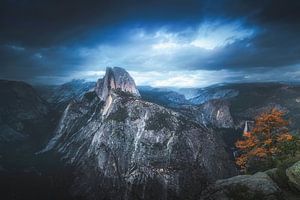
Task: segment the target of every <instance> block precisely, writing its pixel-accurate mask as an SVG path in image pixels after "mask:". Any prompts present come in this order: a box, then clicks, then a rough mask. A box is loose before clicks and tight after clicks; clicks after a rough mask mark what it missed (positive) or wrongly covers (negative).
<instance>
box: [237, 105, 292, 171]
mask: <svg viewBox="0 0 300 200" xmlns="http://www.w3.org/2000/svg"><path fill="white" fill-rule="evenodd" d="M284 114H285V113H284V112H282V111H280V110H278V109H275V108H274V109H271V110H270V111H268V112H265V113H262V114H261V115H259V116H258V117H257V118H256V120H255V125H254V127H253V129H252V130H251V131H250V132H247V133H246V134H244V136H243V139H242V140H239V141H237V142H236V144H235V145H236V147H237V148H238V149H239V151H240V152H241V154H240V156H239V157H237V158H236V164H237V165H239V166H240V167H241V169H246V168H247V167H248V165H249V161H251V160H258V161H264V160H267V159H272V158H274V157H276V156H277V155H280V153H281V152H282V148H281V147H282V145H283V144H285V143H286V142H289V141H292V140H293V136H292V135H291V134H290V133H289V131H288V125H289V122H288V121H287V120H285V119H284Z"/></svg>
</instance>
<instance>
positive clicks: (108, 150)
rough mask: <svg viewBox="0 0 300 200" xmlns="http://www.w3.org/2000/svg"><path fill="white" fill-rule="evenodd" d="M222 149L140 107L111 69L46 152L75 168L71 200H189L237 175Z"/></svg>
mask: <svg viewBox="0 0 300 200" xmlns="http://www.w3.org/2000/svg"><path fill="white" fill-rule="evenodd" d="M223 145H224V144H223V143H222V141H221V140H220V138H218V137H217V135H216V134H215V133H214V132H213V131H212V130H211V129H208V128H206V127H204V126H202V125H201V124H199V123H195V122H193V121H190V120H189V119H188V118H187V117H185V116H184V115H182V114H180V113H178V112H175V111H172V110H170V109H166V108H164V107H162V106H159V105H156V104H154V103H150V102H146V101H143V100H141V99H140V95H139V92H138V90H137V89H136V87H135V84H134V81H133V79H132V78H131V77H130V76H129V74H128V73H127V72H126V71H125V70H122V69H121V68H108V69H107V72H106V75H105V76H104V78H103V79H99V80H98V82H97V86H96V88H95V90H94V91H91V92H88V93H86V94H85V95H84V96H83V98H82V99H81V101H79V102H72V103H70V104H69V105H68V107H67V108H66V110H65V111H64V113H63V117H62V118H61V121H60V123H59V126H58V129H57V131H56V136H55V137H54V138H53V139H52V140H51V141H50V142H49V144H48V145H47V147H46V149H45V150H44V151H50V150H52V151H54V152H58V153H60V154H61V155H62V157H63V159H64V160H65V161H66V162H67V163H69V164H71V165H73V166H76V168H77V173H78V178H77V180H76V181H75V183H74V185H73V189H74V190H73V191H76V192H75V195H76V194H78V195H79V194H80V195H83V194H84V195H85V196H88V197H89V198H91V199H93V198H98V199H176V198H180V199H186V198H197V197H199V195H200V192H201V190H202V189H201V188H204V187H205V186H206V185H207V184H208V183H211V182H213V181H214V180H217V179H219V178H224V177H230V176H232V175H234V174H235V168H234V166H233V164H232V162H231V161H230V160H229V159H228V158H229V157H228V155H227V153H226V151H225V149H224V146H223Z"/></svg>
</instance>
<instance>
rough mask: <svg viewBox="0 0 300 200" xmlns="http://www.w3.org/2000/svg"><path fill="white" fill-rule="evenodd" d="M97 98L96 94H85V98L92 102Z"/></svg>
mask: <svg viewBox="0 0 300 200" xmlns="http://www.w3.org/2000/svg"><path fill="white" fill-rule="evenodd" d="M96 96H97V95H96V93H95V92H87V93H85V94H84V96H83V98H84V99H86V100H88V101H89V102H91V101H92V100H93V99H94V98H95V97H96Z"/></svg>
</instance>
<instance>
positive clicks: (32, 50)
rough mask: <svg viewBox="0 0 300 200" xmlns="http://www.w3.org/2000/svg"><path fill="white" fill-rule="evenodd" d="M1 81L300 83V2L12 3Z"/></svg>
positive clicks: (4, 16) (2, 20)
mask: <svg viewBox="0 0 300 200" xmlns="http://www.w3.org/2000/svg"><path fill="white" fill-rule="evenodd" d="M0 25H1V26H0V27H1V31H0V78H2V79H16V80H24V81H27V82H30V83H44V84H60V83H63V82H66V81H69V80H71V79H74V78H75V79H78V78H80V79H87V80H96V79H97V78H99V77H101V76H103V73H104V70H105V67H107V66H119V67H123V68H125V69H127V70H128V71H129V72H130V73H131V74H132V76H133V77H134V78H135V80H136V82H137V84H138V85H151V86H155V87H159V86H177V87H202V86H207V85H211V84H216V83H223V82H255V81H263V82H264V81H299V80H300V1H298V0H294V1H292V0H281V1H278V0H248V1H247V0H243V1H237V0H236V1H234V0H223V1H221V0H214V1H211V0H207V1H200V0H180V1H179V0H151V1H150V0H149V1H147V0H144V1H141V0H135V1H133V0H119V1H117V0H107V1H100V0H97V1H88V0H84V1H78V0H72V1H71V0H70V1H62V0H43V1H41V0H2V1H1V3H0Z"/></svg>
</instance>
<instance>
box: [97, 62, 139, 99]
mask: <svg viewBox="0 0 300 200" xmlns="http://www.w3.org/2000/svg"><path fill="white" fill-rule="evenodd" d="M111 89H119V90H121V91H123V92H128V93H131V94H132V95H134V96H136V97H139V96H140V93H139V91H138V90H137V88H136V85H135V82H134V80H133V78H132V77H131V76H130V75H129V74H128V72H127V71H125V70H124V69H122V68H120V67H114V68H110V67H107V68H106V73H105V76H104V78H103V79H99V80H98V82H97V84H96V87H95V91H96V94H97V95H98V96H99V98H100V99H101V100H104V101H105V100H106V98H107V97H108V95H109V91H110V90H111Z"/></svg>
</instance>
